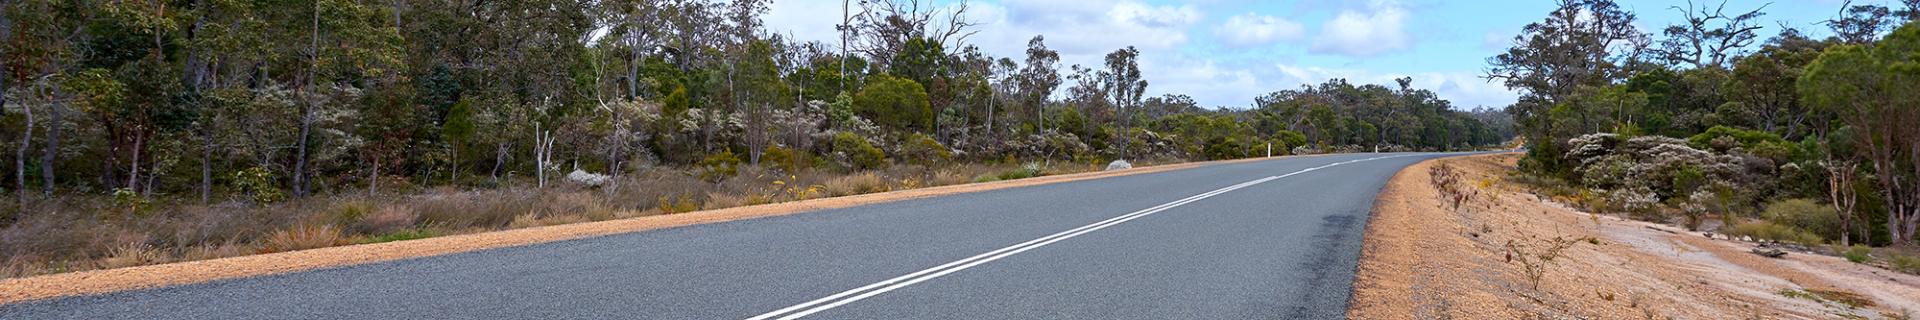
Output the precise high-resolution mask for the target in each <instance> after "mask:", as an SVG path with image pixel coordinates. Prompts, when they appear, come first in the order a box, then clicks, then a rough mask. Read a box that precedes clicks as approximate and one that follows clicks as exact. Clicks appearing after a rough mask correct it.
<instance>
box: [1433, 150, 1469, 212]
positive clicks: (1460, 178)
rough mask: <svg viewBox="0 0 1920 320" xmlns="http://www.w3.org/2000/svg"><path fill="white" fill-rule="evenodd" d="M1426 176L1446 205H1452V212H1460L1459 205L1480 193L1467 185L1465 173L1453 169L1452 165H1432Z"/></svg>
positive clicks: (1443, 163) (1442, 163)
mask: <svg viewBox="0 0 1920 320" xmlns="http://www.w3.org/2000/svg"><path fill="white" fill-rule="evenodd" d="M1427 175H1428V176H1430V177H1432V178H1433V179H1432V180H1431V181H1432V182H1433V188H1434V189H1435V190H1440V196H1441V197H1444V198H1445V200H1446V201H1447V203H1449V204H1452V205H1453V210H1460V205H1461V204H1465V203H1466V202H1467V200H1470V199H1472V198H1473V197H1474V196H1476V195H1479V193H1480V190H1478V189H1474V188H1471V187H1469V186H1468V185H1467V183H1466V181H1465V180H1466V175H1467V174H1466V172H1461V171H1460V170H1457V169H1455V168H1454V167H1453V165H1452V164H1449V163H1447V162H1440V163H1438V164H1434V165H1433V166H1432V167H1428V168H1427Z"/></svg>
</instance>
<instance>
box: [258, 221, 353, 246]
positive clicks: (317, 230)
mask: <svg viewBox="0 0 1920 320" xmlns="http://www.w3.org/2000/svg"><path fill="white" fill-rule="evenodd" d="M342 244H346V235H343V234H341V233H340V229H336V228H334V227H333V226H332V225H303V226H296V227H292V228H287V229H281V230H280V231H274V232H273V234H269V235H267V239H266V242H265V243H263V244H261V247H260V253H274V252H287V251H296V250H306V249H314V248H325V247H332V246H337V245H342Z"/></svg>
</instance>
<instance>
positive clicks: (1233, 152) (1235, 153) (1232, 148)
mask: <svg viewBox="0 0 1920 320" xmlns="http://www.w3.org/2000/svg"><path fill="white" fill-rule="evenodd" d="M1203 150H1205V151H1202V152H1203V153H1205V154H1206V156H1207V160H1227V159H1239V158H1245V157H1247V154H1246V152H1244V151H1246V150H1245V149H1242V148H1241V147H1240V141H1239V140H1238V139H1234V138H1233V137H1213V139H1207V146H1206V148H1205V149H1203Z"/></svg>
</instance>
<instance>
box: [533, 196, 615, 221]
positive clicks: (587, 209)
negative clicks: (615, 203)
mask: <svg viewBox="0 0 1920 320" xmlns="http://www.w3.org/2000/svg"><path fill="white" fill-rule="evenodd" d="M550 195H551V196H549V197H546V199H545V201H540V206H539V207H536V208H535V212H536V213H537V214H538V215H539V216H540V217H543V218H547V217H563V216H565V217H578V220H606V219H611V218H613V213H614V211H615V210H614V209H613V208H608V207H607V206H606V205H604V204H602V203H601V202H600V198H599V197H598V196H595V195H593V194H591V193H586V192H568V193H557V194H550ZM569 219H574V218H569Z"/></svg>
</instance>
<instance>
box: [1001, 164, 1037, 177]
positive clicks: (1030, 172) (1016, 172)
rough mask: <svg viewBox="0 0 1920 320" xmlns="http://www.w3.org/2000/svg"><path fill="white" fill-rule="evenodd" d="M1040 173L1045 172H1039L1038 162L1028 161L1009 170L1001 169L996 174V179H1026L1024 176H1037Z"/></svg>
mask: <svg viewBox="0 0 1920 320" xmlns="http://www.w3.org/2000/svg"><path fill="white" fill-rule="evenodd" d="M1042 175H1045V174H1043V173H1041V172H1040V164H1039V163H1032V162H1029V163H1027V164H1023V165H1020V167H1019V168H1013V169H1011V170H1007V171H1002V172H1000V175H999V176H997V177H996V178H998V180H1013V179H1026V178H1032V177H1038V176H1042Z"/></svg>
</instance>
